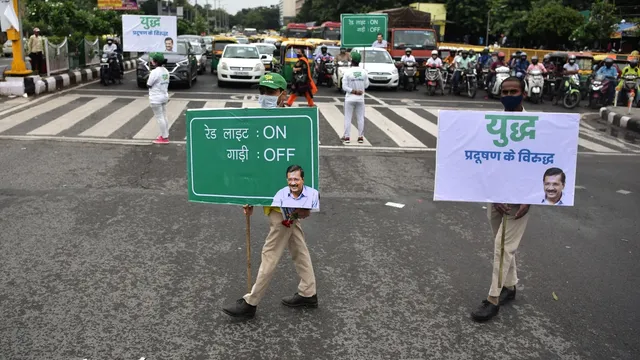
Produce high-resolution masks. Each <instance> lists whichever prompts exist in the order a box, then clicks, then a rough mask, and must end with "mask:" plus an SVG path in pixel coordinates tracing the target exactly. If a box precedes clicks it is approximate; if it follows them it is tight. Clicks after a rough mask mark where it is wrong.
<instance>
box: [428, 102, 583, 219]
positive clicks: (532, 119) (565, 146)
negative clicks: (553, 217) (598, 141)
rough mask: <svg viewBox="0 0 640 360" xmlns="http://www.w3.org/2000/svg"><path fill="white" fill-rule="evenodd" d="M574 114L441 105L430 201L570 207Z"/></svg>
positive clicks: (577, 118)
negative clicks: (433, 184) (476, 108)
mask: <svg viewBox="0 0 640 360" xmlns="http://www.w3.org/2000/svg"><path fill="white" fill-rule="evenodd" d="M579 127H580V115H579V114H556V113H531V112H484V111H453V110H441V111H440V114H439V116H438V144H437V151H436V174H435V189H434V195H433V200H434V201H469V202H489V203H507V204H530V205H563V206H573V204H574V194H575V181H576V162H577V155H578V133H579Z"/></svg>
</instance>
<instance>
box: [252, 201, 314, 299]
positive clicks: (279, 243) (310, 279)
mask: <svg viewBox="0 0 640 360" xmlns="http://www.w3.org/2000/svg"><path fill="white" fill-rule="evenodd" d="M283 219H284V218H283V217H282V214H281V213H279V212H277V211H271V213H269V235H267V239H266V240H265V243H264V247H263V248H262V263H260V270H258V277H257V278H256V282H255V284H254V285H253V288H251V292H250V293H249V294H246V295H245V296H244V300H245V301H246V302H247V303H248V304H249V305H253V306H256V305H258V303H259V302H260V300H262V297H263V296H264V294H265V291H266V290H267V287H268V286H269V282H270V281H271V278H272V277H273V273H274V272H275V270H276V266H277V265H278V261H280V257H281V256H282V252H283V251H284V248H285V247H288V248H289V253H291V258H292V259H293V263H294V265H295V267H296V272H297V273H298V276H300V284H299V285H298V294H300V295H301V296H305V297H309V296H313V295H315V294H316V277H315V275H314V273H313V266H312V264H311V256H309V249H307V244H306V243H305V241H304V232H303V231H302V226H301V225H300V220H296V222H295V223H294V224H293V225H291V227H289V228H288V227H286V226H284V225H282V220H283Z"/></svg>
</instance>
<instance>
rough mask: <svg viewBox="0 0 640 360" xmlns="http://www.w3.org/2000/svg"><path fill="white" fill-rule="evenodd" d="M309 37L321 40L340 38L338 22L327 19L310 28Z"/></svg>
mask: <svg viewBox="0 0 640 360" xmlns="http://www.w3.org/2000/svg"><path fill="white" fill-rule="evenodd" d="M311 37H312V38H314V39H323V40H340V23H339V22H335V21H327V22H324V23H322V25H320V26H316V27H314V28H313V29H312V30H311Z"/></svg>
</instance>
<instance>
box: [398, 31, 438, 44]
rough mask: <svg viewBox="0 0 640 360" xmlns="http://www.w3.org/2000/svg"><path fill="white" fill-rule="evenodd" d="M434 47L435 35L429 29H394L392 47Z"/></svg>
mask: <svg viewBox="0 0 640 360" xmlns="http://www.w3.org/2000/svg"><path fill="white" fill-rule="evenodd" d="M408 47H409V48H414V49H435V48H436V36H435V33H434V32H433V31H429V30H396V31H395V32H394V35H393V48H394V49H406V48H408Z"/></svg>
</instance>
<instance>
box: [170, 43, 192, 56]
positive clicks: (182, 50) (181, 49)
mask: <svg viewBox="0 0 640 360" xmlns="http://www.w3.org/2000/svg"><path fill="white" fill-rule="evenodd" d="M187 48H188V46H187V43H184V42H178V46H177V47H176V50H178V51H177V53H178V54H180V55H187ZM169 54H173V53H169Z"/></svg>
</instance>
